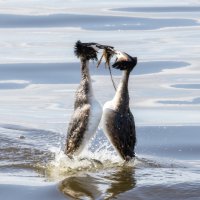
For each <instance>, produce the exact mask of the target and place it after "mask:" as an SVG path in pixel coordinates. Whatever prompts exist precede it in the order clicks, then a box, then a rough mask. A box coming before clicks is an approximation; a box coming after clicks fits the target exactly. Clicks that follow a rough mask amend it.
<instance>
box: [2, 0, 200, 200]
mask: <svg viewBox="0 0 200 200" xmlns="http://www.w3.org/2000/svg"><path fill="white" fill-rule="evenodd" d="M199 8H200V4H199V2H198V1H195V0H194V1H192V2H191V1H189V0H184V1H182V2H180V1H177V0H175V1H168V2H165V1H163V0H152V1H150V2H149V1H146V0H140V1H138V0H137V1H129V0H125V1H113V0H107V1H99V2H94V1H91V0H88V1H87V2H83V1H80V0H77V1H73V0H67V1H66V0H65V1H64V0H59V1H54V0H53V1H42V2H41V1H33V0H31V1H24V0H20V1H16V0H13V1H0V29H1V30H0V38H1V41H0V46H1V48H0V71H1V73H0V95H1V98H0V113H1V115H0V199H2V200H11V199H16V200H18V199H20V200H21V199H24V200H25V199H38V200H40V199H41V200H46V199H48V200H49V199H52V200H54V199H55V200H60V199H113V198H116V199H148V200H149V199H152V200H157V199H158V200H163V199H180V200H183V199H192V200H197V199H199V197H200V192H199V188H200V156H199V155H200V154H199V152H200V145H199V144H200V143H199V139H200V135H199V130H200V112H199V110H200V93H199V89H200V87H199V85H200V70H199V63H200V58H199V46H200V37H199V28H200V23H199V17H200V12H199ZM77 40H81V41H83V42H91V41H93V42H98V43H102V44H108V45H112V46H115V48H116V49H119V50H121V51H125V52H127V53H128V54H130V55H132V56H137V57H138V65H137V66H136V68H135V69H134V70H133V71H132V74H131V78H130V83H129V93H130V107H131V110H132V113H133V115H134V117H135V123H136V130H137V146H136V155H137V157H136V159H135V161H134V162H131V163H129V164H128V165H124V164H123V162H122V161H121V160H120V159H119V157H118V156H117V154H116V152H115V151H114V149H113V148H112V147H111V146H110V144H109V142H108V141H107V139H106V137H105V136H104V133H103V131H102V128H101V124H100V126H99V129H98V131H97V134H96V137H95V138H93V140H92V141H91V143H90V145H89V147H88V148H87V149H86V150H85V152H83V155H84V156H86V157H87V158H88V160H84V161H80V160H75V161H73V162H72V161H70V160H68V159H67V158H66V157H65V155H64V154H63V148H64V144H65V138H66V130H67V126H68V122H69V119H70V117H71V114H72V112H73V102H74V93H75V91H76V88H77V86H78V83H79V81H80V67H79V60H77V58H76V57H75V56H74V51H73V47H74V43H75V42H76V41H77ZM90 73H91V75H92V81H93V88H94V91H95V96H96V98H97V99H98V100H99V102H100V103H101V104H102V105H103V104H104V103H105V102H106V101H108V100H110V99H112V97H113V95H114V93H115V91H114V89H113V86H112V82H111V81H110V77H109V72H108V71H107V70H106V69H105V68H104V66H103V64H102V65H101V66H100V68H99V69H97V68H96V63H92V62H91V67H90ZM112 73H113V77H114V80H115V82H116V84H117V83H119V80H120V76H121V73H120V71H117V70H114V69H112ZM105 89H106V90H105ZM91 158H92V159H94V158H95V159H98V160H100V161H101V162H102V163H103V165H98V164H97V163H93V162H92V161H91Z"/></svg>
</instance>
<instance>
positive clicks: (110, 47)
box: [96, 44, 114, 49]
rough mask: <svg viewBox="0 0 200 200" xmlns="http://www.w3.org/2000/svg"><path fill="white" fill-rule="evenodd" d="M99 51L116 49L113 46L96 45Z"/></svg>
mask: <svg viewBox="0 0 200 200" xmlns="http://www.w3.org/2000/svg"><path fill="white" fill-rule="evenodd" d="M96 46H97V47H98V48H99V49H114V47H112V46H108V45H102V44H97V45H96Z"/></svg>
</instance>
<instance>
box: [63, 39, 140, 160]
mask: <svg viewBox="0 0 200 200" xmlns="http://www.w3.org/2000/svg"><path fill="white" fill-rule="evenodd" d="M100 49H104V50H105V51H108V52H109V53H110V55H112V56H113V55H115V56H116V61H115V63H114V64H113V65H112V67H113V68H116V69H120V70H123V75H122V79H121V81H120V84H119V86H118V87H117V90H116V94H115V96H114V98H113V100H112V101H108V102H106V103H105V104H104V106H103V114H102V108H101V106H100V104H99V103H98V101H97V100H96V99H95V97H94V94H93V90H92V83H91V78H90V73H89V61H90V60H97V53H98V51H99V50H100ZM74 52H75V55H76V56H77V57H78V58H80V61H81V82H80V85H79V87H78V89H77V91H76V94H75V103H74V113H73V115H72V118H71V121H70V123H69V126H68V131H67V140H66V149H65V154H66V155H68V156H69V157H72V156H73V155H75V156H78V155H79V154H80V153H81V152H82V150H83V149H84V147H85V144H86V143H87V142H88V141H89V140H90V139H91V137H92V136H94V133H95V132H96V130H97V128H98V125H99V123H100V120H101V117H102V123H103V130H104V133H105V134H106V136H107V138H108V139H109V141H110V142H111V144H112V145H113V147H114V148H115V149H116V151H117V152H118V154H119V155H120V157H121V158H122V159H124V160H127V161H128V160H130V159H132V158H133V157H134V156H135V153H134V148H135V144H136V132H135V122H134V117H133V115H132V113H131V111H130V108H129V92H128V80H129V75H130V72H131V71H132V69H133V68H134V67H135V65H136V64H137V58H136V57H131V56H129V55H128V54H126V53H123V52H120V51H116V50H114V48H113V47H111V46H105V45H100V44H97V43H81V42H80V41H78V42H77V43H76V44H75V51H74ZM110 57H111V56H110Z"/></svg>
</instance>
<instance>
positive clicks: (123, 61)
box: [112, 50, 137, 71]
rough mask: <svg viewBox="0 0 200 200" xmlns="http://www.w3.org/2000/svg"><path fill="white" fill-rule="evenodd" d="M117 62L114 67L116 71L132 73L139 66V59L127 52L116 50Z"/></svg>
mask: <svg viewBox="0 0 200 200" xmlns="http://www.w3.org/2000/svg"><path fill="white" fill-rule="evenodd" d="M114 52H115V55H116V60H115V63H114V64H113V65H112V67H113V68H115V69H120V70H128V71H132V70H133V68H134V67H135V66H136V65H137V57H132V56H130V55H128V54H127V53H125V52H121V51H117V50H115V51H114Z"/></svg>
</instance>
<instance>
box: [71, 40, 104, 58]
mask: <svg viewBox="0 0 200 200" xmlns="http://www.w3.org/2000/svg"><path fill="white" fill-rule="evenodd" d="M100 47H101V45H99V44H97V43H94V42H90V43H82V42H81V41H80V40H79V41H77V42H76V44H75V46H74V53H75V55H76V56H77V57H78V58H83V59H86V60H97V53H98V51H99V49H101V48H100Z"/></svg>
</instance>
